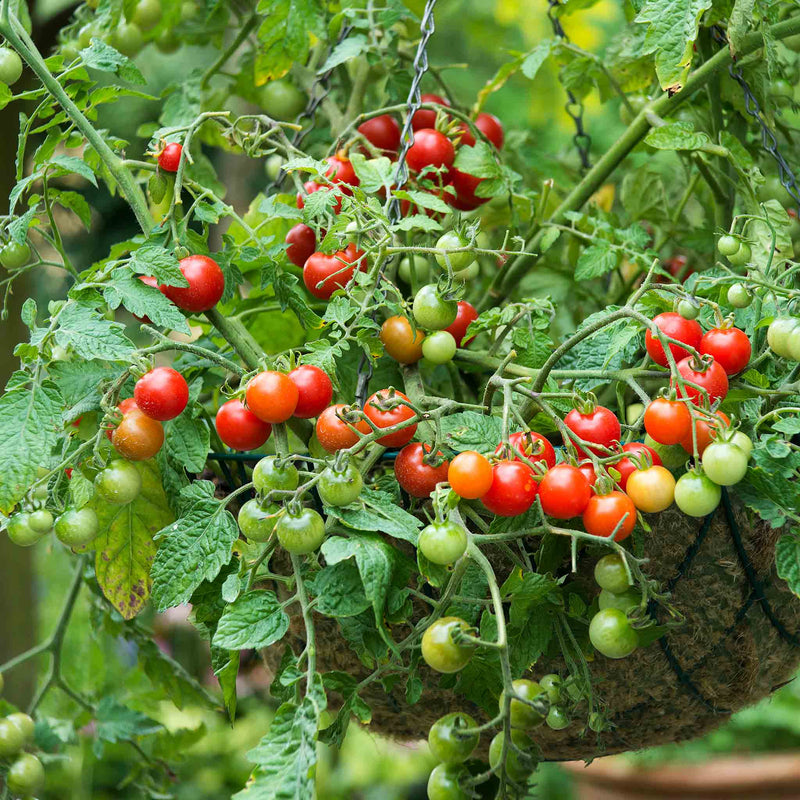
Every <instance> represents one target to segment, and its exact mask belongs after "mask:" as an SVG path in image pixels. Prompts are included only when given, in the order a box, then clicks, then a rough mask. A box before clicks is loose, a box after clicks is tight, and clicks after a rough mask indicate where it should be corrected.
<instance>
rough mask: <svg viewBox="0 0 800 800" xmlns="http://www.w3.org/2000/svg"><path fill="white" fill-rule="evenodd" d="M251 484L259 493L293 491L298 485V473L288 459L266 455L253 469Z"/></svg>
mask: <svg viewBox="0 0 800 800" xmlns="http://www.w3.org/2000/svg"><path fill="white" fill-rule="evenodd" d="M253 485H254V486H255V487H256V491H257V492H258V493H259V494H267V493H268V492H293V491H294V490H295V489H296V488H297V487H298V486H299V485H300V474H299V473H298V471H297V467H295V465H294V464H292V463H291V462H290V461H283V460H282V459H280V458H278V457H277V456H267V457H266V458H262V459H261V461H259V462H258V463H257V464H256V465H255V467H254V469H253Z"/></svg>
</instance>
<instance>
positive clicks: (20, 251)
mask: <svg viewBox="0 0 800 800" xmlns="http://www.w3.org/2000/svg"><path fill="white" fill-rule="evenodd" d="M30 259H31V248H30V247H29V245H28V244H27V243H26V242H9V243H8V244H7V245H5V246H4V247H3V249H2V250H0V264H2V265H3V266H4V267H5V268H6V269H9V270H14V269H20V268H22V267H24V266H25V265H26V264H27V263H28V261H30Z"/></svg>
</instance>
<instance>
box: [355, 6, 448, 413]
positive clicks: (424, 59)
mask: <svg viewBox="0 0 800 800" xmlns="http://www.w3.org/2000/svg"><path fill="white" fill-rule="evenodd" d="M435 7H436V0H427V2H426V3H425V10H424V12H423V14H422V19H421V20H420V32H421V34H422V36H421V38H420V40H419V44H418V45H417V53H416V55H415V56H414V77H413V78H412V80H411V88H410V89H409V91H408V99H407V100H406V119H405V122H404V123H403V131H402V133H401V137H400V153H399V154H398V156H397V165H396V167H395V171H394V186H396V187H398V188H400V187H402V186H405V183H406V181H407V180H408V165H407V164H406V156H407V155H408V151H409V148H410V147H411V146H412V145H413V144H414V129H413V128H412V127H411V120H412V118H413V116H414V114H415V113H416V112H417V111H418V110H419V107H420V105H421V103H422V98H421V96H420V84H421V83H422V79H423V77H424V76H425V73H426V72H427V71H428V41H429V39H430V38H431V36H432V35H433V33H434V31H435V30H436V25H435V23H434V19H433V11H434V8H435ZM399 220H400V200H399V199H398V198H397V197H393V198H392V199H391V202H390V204H389V221H390V222H399ZM385 269H386V263H384V264H382V265H381V269H380V272H379V273H378V277H377V280H376V282H375V288H376V289H377V288H378V287H379V286H380V284H381V281H382V280H383V274H384V271H385ZM377 315H378V308H377V306H376V307H375V309H374V310H373V312H372V319H373V321H374V320H375V318H376V317H377ZM372 371H373V367H372V359H371V358H369V356H368V355H367V354H366V353H362V355H361V361H360V362H359V364H358V379H357V381H356V393H355V397H356V402H357V403H358V404H359V405H360V406H361V407H362V408H363V406H364V405H365V403H366V402H367V396H368V394H369V382H370V380H372Z"/></svg>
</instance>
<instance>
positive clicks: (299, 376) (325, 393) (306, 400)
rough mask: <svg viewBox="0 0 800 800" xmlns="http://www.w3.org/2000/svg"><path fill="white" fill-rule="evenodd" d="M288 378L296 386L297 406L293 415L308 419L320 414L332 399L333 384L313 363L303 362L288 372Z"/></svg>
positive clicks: (326, 374)
mask: <svg viewBox="0 0 800 800" xmlns="http://www.w3.org/2000/svg"><path fill="white" fill-rule="evenodd" d="M289 380H291V382H292V383H293V384H294V385H295V386H296V387H297V392H298V397H297V407H296V408H295V410H294V415H295V416H296V417H299V418H300V419H310V418H311V417H316V416H318V415H319V414H321V413H322V412H323V411H324V410H325V409H326V408H327V407H328V406H329V405H330V402H331V400H332V399H333V384H332V383H331V379H330V378H329V377H328V373H327V372H325V371H323V370H321V369H320V368H319V367H315V366H314V365H313V364H303V365H301V366H299V367H297V369H293V370H292V371H291V372H290V373H289Z"/></svg>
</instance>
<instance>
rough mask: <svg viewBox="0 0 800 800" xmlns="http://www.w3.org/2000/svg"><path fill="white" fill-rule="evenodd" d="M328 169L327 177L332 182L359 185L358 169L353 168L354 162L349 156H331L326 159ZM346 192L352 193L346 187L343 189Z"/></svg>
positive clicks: (326, 171)
mask: <svg viewBox="0 0 800 800" xmlns="http://www.w3.org/2000/svg"><path fill="white" fill-rule="evenodd" d="M325 161H326V163H327V165H328V169H326V170H325V177H326V178H327V179H328V180H329V181H330V182H331V183H344V184H347V186H358V184H359V182H360V181H359V180H358V176H357V175H356V171H355V170H354V169H353V164H352V162H351V161H350V159H349V158H344V157H343V156H331V157H330V158H328V159H326V160H325ZM342 191H343V192H344V193H345V194H350V193H351V192H350V190H349V189H348V188H346V187H344V188H343V189H342Z"/></svg>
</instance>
